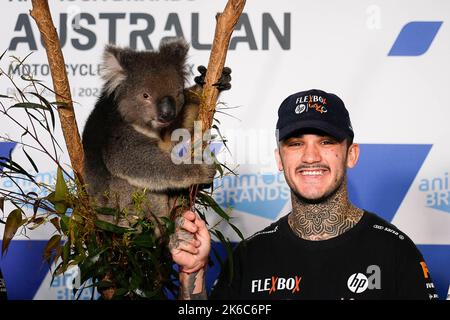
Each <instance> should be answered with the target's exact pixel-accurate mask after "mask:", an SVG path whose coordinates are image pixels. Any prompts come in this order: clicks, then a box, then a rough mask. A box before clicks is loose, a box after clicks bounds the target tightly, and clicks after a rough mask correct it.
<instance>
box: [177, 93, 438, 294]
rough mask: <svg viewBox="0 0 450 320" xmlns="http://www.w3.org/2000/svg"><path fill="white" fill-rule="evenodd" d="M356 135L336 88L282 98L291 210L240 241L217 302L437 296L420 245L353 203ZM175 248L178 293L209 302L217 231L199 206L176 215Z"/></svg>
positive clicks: (281, 140)
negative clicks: (350, 184)
mask: <svg viewBox="0 0 450 320" xmlns="http://www.w3.org/2000/svg"><path fill="white" fill-rule="evenodd" d="M353 137H354V134H353V129H352V126H351V122H350V117H349V114H348V111H347V109H346V108H345V105H344V103H343V101H342V100H341V99H340V98H339V97H338V96H336V95H334V94H331V93H327V92H324V91H322V90H315V89H314V90H309V91H303V92H298V93H295V94H293V95H291V96H289V97H287V98H286V99H285V100H284V101H283V102H282V104H281V106H280V108H279V110H278V122H277V142H278V148H277V150H276V151H275V157H276V159H277V164H278V169H279V170H280V171H283V172H284V176H285V178H286V182H287V183H288V185H289V187H290V189H291V202H292V212H290V213H289V214H288V215H286V216H284V217H282V218H280V219H279V220H278V221H276V222H274V223H273V224H271V225H270V226H269V227H267V228H266V229H264V230H262V231H260V232H257V233H256V234H254V235H252V236H251V237H249V238H248V239H246V240H244V241H242V242H241V243H240V244H239V245H238V247H237V248H236V250H235V252H234V258H233V268H234V270H233V275H232V277H230V274H229V273H228V272H227V270H224V271H223V272H222V274H221V275H220V277H219V280H218V283H217V284H216V285H215V287H214V290H213V292H212V295H211V298H214V299H435V298H437V295H436V292H435V289H434V285H433V282H432V280H431V277H430V274H429V271H428V269H427V266H426V264H425V262H424V260H423V257H422V255H421V253H420V252H419V251H418V249H417V248H416V246H415V245H414V243H413V242H412V241H411V240H410V239H409V238H408V237H407V236H406V235H405V234H404V233H403V232H401V231H400V230H398V229H397V228H396V227H395V226H393V225H392V224H390V223H388V222H386V221H384V220H383V219H381V218H380V217H378V216H377V215H375V214H373V213H370V212H367V211H365V210H363V209H360V208H357V207H355V206H354V205H353V204H352V203H351V202H350V200H349V198H348V191H347V180H346V177H347V168H352V167H354V166H355V165H356V163H357V161H358V156H359V146H358V145H357V144H354V143H353ZM192 235H193V237H192ZM171 250H172V256H173V258H174V261H175V262H176V263H178V264H179V265H180V281H181V296H180V297H181V298H183V299H203V298H206V291H205V287H204V275H205V268H206V265H207V261H208V254H209V250H210V236H209V233H208V231H207V228H206V226H205V224H204V222H203V221H202V220H201V219H200V218H199V217H198V216H197V215H195V214H194V213H193V212H186V213H185V214H184V216H183V217H182V218H181V219H179V220H178V229H177V232H176V233H175V234H174V237H173V241H172V246H171ZM230 278H231V280H230Z"/></svg>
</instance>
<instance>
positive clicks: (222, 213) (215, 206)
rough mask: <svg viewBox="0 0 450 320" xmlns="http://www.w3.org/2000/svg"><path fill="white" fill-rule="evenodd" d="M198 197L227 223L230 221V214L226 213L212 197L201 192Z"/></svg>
mask: <svg viewBox="0 0 450 320" xmlns="http://www.w3.org/2000/svg"><path fill="white" fill-rule="evenodd" d="M198 196H199V197H200V198H201V199H202V200H203V201H204V202H205V203H206V204H207V205H208V206H209V207H210V208H212V209H213V210H214V212H216V213H217V214H218V215H219V216H220V217H222V218H223V219H225V220H226V221H229V220H230V216H229V215H228V213H226V212H225V211H224V210H223V209H222V207H221V206H220V205H219V204H218V203H217V202H216V200H214V198H213V197H211V196H210V195H208V194H206V193H204V192H199V193H198Z"/></svg>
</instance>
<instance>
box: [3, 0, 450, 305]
mask: <svg viewBox="0 0 450 320" xmlns="http://www.w3.org/2000/svg"><path fill="white" fill-rule="evenodd" d="M49 4H50V9H51V12H52V15H53V20H54V23H55V26H56V28H57V31H58V33H59V37H60V42H61V46H62V50H63V53H64V57H65V62H66V69H67V73H68V76H69V81H70V85H71V92H72V95H73V99H74V101H75V114H76V117H77V122H78V125H79V129H80V131H81V130H82V129H83V127H84V124H85V122H86V119H87V117H88V115H89V113H90V111H91V110H92V108H93V106H94V104H95V102H96V99H97V97H98V95H99V93H100V90H101V86H102V81H101V79H100V76H99V72H100V68H99V65H100V62H101V56H102V52H103V49H104V47H105V45H106V44H108V43H112V44H116V45H119V46H129V47H131V48H135V49H140V50H144V49H146V50H152V49H157V48H158V45H159V43H160V41H161V40H162V39H164V38H167V37H174V36H178V37H184V38H185V39H186V40H187V41H188V42H189V43H190V46H191V48H190V51H189V57H188V64H189V68H190V75H189V82H190V83H192V79H193V77H194V75H196V72H197V71H196V68H197V66H198V65H202V64H203V65H207V63H208V58H209V54H210V49H211V43H212V39H213V36H214V29H215V14H216V13H217V12H218V11H221V10H222V9H223V8H224V6H225V4H226V1H225V0H217V1H210V0H135V1H132V0H52V1H49ZM1 8H2V10H1V13H0V15H1V23H0V24H1V29H2V37H1V38H0V51H2V52H3V51H4V50H7V51H6V53H5V55H4V57H3V58H2V60H1V61H0V67H1V69H2V70H3V72H4V73H8V74H9V75H10V76H12V77H13V78H14V79H17V81H20V76H21V75H23V74H27V73H32V74H33V75H34V77H35V78H36V79H39V80H42V81H44V82H45V83H46V84H48V85H49V86H51V78H50V75H49V72H50V71H49V66H48V63H47V58H46V54H45V50H44V48H43V45H42V41H41V37H40V35H39V31H38V29H37V26H36V24H35V22H34V20H33V19H32V18H31V16H30V15H29V10H30V9H31V1H27V0H22V1H20V0H8V1H6V0H3V1H2V6H1ZM449 22H450V2H449V1H446V0H436V1H432V2H430V1H425V0H422V1H418V0H414V1H411V0H399V1H388V0H385V1H381V0H374V1H372V0H371V1H368V0H339V1H336V0H296V1H294V0H278V1H268V0H259V1H247V4H246V7H245V9H244V13H243V14H242V16H241V18H240V20H239V22H238V24H237V26H236V30H235V31H234V33H233V35H232V38H231V42H230V47H229V51H228V57H227V61H226V65H227V66H229V67H231V68H232V70H233V73H232V77H233V80H232V89H231V90H230V91H228V92H225V93H223V94H222V95H221V96H220V99H219V100H220V102H221V104H220V108H221V109H220V111H221V113H218V114H217V117H218V119H220V123H221V131H222V132H223V134H224V135H225V136H226V138H227V140H228V147H229V149H230V151H231V155H230V154H229V153H228V151H227V150H226V148H224V147H223V146H221V145H218V146H216V151H217V152H218V154H219V157H220V158H221V159H222V160H224V161H226V163H227V164H229V166H231V167H232V168H235V169H236V171H237V172H238V173H239V175H238V176H226V177H224V178H223V179H221V180H218V181H216V185H217V187H218V190H217V193H216V200H217V201H218V202H219V203H220V204H221V205H223V207H229V206H231V207H233V212H232V216H233V221H234V223H235V224H236V225H237V226H238V227H239V228H240V229H241V230H242V232H243V234H244V236H245V237H248V236H250V235H252V234H253V233H255V232H256V231H258V230H260V229H262V228H264V227H265V226H267V225H269V224H270V223H271V222H273V221H275V220H277V219H279V218H280V217H281V216H283V215H285V214H287V213H288V212H289V210H290V201H289V199H290V192H289V188H288V187H287V185H286V183H285V181H284V178H283V175H282V174H281V173H279V172H278V171H277V168H276V165H275V161H274V157H273V151H274V149H275V148H276V140H275V123H276V119H277V114H276V112H277V109H278V107H279V105H280V103H281V101H282V100H283V99H284V98H285V97H286V96H288V95H289V94H291V93H294V92H298V91H303V90H307V89H312V88H319V89H323V90H325V91H328V92H333V93H336V94H337V95H339V96H340V97H341V98H342V99H343V100H344V101H345V103H346V106H347V108H348V109H349V111H350V115H351V118H352V123H353V128H354V131H355V142H357V143H359V144H360V145H361V157H360V161H359V163H358V165H357V166H356V168H355V169H352V170H350V171H349V190H350V196H351V200H352V201H353V202H354V203H355V204H356V205H358V206H360V207H362V208H365V209H367V210H369V211H372V212H375V213H377V214H378V215H380V216H381V217H383V218H384V219H386V220H388V221H390V222H392V223H393V224H395V225H396V226H397V227H398V228H399V229H401V230H402V231H403V232H405V233H406V234H407V235H408V236H409V237H411V239H412V240H413V241H414V242H415V243H416V244H417V246H418V248H419V249H420V250H421V252H422V254H423V255H424V257H425V260H426V261H427V264H428V268H429V270H430V272H431V274H432V276H433V278H434V282H435V285H436V287H437V290H438V293H439V296H440V298H441V299H445V298H446V297H447V292H448V289H449V285H450V203H449V201H450V183H449V180H450V178H449V171H450V148H449V145H448V137H449V135H450V129H449V124H448V121H449V120H448V119H449V118H450V102H449V101H450V100H449V98H448V93H449V88H450V77H449V76H448V75H449V74H450V60H449V57H450V25H449ZM30 53H31V55H29V54H30ZM28 55H29V56H28ZM14 57H15V58H14ZM25 57H26V59H25V61H24V62H23V63H22V64H21V65H20V66H19V67H17V65H18V64H17V61H15V59H20V60H22V59H24V58H25ZM0 94H3V95H9V96H12V95H14V94H17V91H16V89H15V87H14V86H13V85H12V84H11V83H10V82H9V81H7V79H5V77H1V78H0ZM46 94H49V95H51V94H50V93H49V92H47V93H46ZM49 99H50V98H49ZM52 99H53V100H54V98H53V97H52V98H51V100H52ZM53 100H52V101H53ZM19 120H20V119H19ZM58 130H59V129H58ZM20 133H21V132H20V131H18V130H17V128H13V127H9V126H8V127H7V126H5V124H4V123H1V124H0V134H1V135H10V136H11V137H15V138H17V137H20ZM56 137H57V139H58V141H60V142H62V141H63V139H62V134H61V132H60V130H59V131H57V133H56ZM20 149H21V147H20V146H18V145H15V144H14V143H9V142H0V156H9V154H10V153H11V154H12V156H13V158H14V160H15V161H17V162H19V163H24V164H27V163H29V162H28V161H27V159H26V157H25V156H24V154H23V152H22V151H21V150H20ZM30 154H31V156H32V157H33V158H34V159H35V160H36V164H37V165H38V167H39V173H38V175H37V180H38V181H40V182H44V183H49V184H52V183H54V182H55V176H56V168H55V166H54V164H53V163H49V162H48V160H47V159H45V158H42V159H41V158H39V157H40V156H39V154H37V153H33V152H31V151H30ZM65 154H66V155H65V156H63V158H62V162H63V163H65V164H69V159H68V157H67V152H65ZM25 169H27V170H33V168H32V166H31V165H29V167H26V168H25ZM19 183H20V182H19ZM0 186H1V188H4V189H11V190H13V189H14V188H17V186H16V185H14V184H12V183H11V182H8V181H6V180H2V181H0ZM20 187H21V188H23V189H24V190H25V191H36V190H35V188H34V186H33V185H30V184H26V183H22V184H20ZM5 211H7V210H5ZM7 212H9V211H7ZM3 230H4V225H3V224H0V233H1V234H3ZM53 232H54V229H53V227H52V226H49V227H48V228H47V227H44V228H38V229H36V230H34V231H28V232H27V233H26V235H24V234H21V235H17V236H16V237H15V238H14V240H13V241H12V243H11V246H10V249H9V251H8V252H7V254H6V255H5V256H3V258H2V259H1V260H0V268H1V270H2V272H3V275H4V277H5V281H6V286H7V289H8V298H9V299H73V295H72V291H71V287H72V283H73V281H72V280H73V279H77V270H76V269H73V270H71V271H70V272H68V273H67V274H65V275H64V276H60V277H57V278H55V279H54V281H53V282H51V273H50V272H49V270H48V267H47V265H46V264H45V263H44V262H43V259H42V251H43V248H44V246H45V244H46V241H47V240H48V239H49V238H50V236H51V235H52V234H53ZM223 232H224V233H225V235H226V236H227V237H229V238H230V239H231V240H232V241H238V240H239V239H238V237H237V236H236V234H235V233H234V232H233V231H232V230H229V229H228V228H225V227H224V228H223ZM217 272H218V268H217V267H215V268H213V269H211V270H210V274H209V276H208V288H210V287H211V284H212V282H213V281H214V279H215V277H216V276H217ZM75 282H76V281H75ZM90 297H91V295H90V293H89V292H86V293H83V295H82V296H81V297H80V298H81V299H89V298H90Z"/></svg>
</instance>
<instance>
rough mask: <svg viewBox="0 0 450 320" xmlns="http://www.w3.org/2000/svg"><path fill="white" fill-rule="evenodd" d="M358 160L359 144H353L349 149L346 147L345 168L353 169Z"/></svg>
mask: <svg viewBox="0 0 450 320" xmlns="http://www.w3.org/2000/svg"><path fill="white" fill-rule="evenodd" d="M358 158H359V144H357V143H353V144H352V145H351V146H350V147H348V151H347V167H348V168H353V167H354V166H356V163H357V162H358Z"/></svg>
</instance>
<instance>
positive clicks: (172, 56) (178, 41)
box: [159, 38, 189, 66]
mask: <svg viewBox="0 0 450 320" xmlns="http://www.w3.org/2000/svg"><path fill="white" fill-rule="evenodd" d="M188 51H189V44H188V43H187V42H186V40H184V39H183V38H164V39H162V40H161V42H160V44H159V53H160V54H161V55H162V56H163V57H166V58H167V59H169V60H170V61H172V62H173V63H176V64H179V65H180V66H184V65H185V64H186V58H187V53H188Z"/></svg>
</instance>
